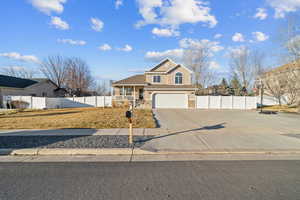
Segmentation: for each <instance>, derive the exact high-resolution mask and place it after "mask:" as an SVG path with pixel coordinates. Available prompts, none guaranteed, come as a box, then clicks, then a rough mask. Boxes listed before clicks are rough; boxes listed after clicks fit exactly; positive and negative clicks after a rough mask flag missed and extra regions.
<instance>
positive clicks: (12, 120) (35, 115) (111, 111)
mask: <svg viewBox="0 0 300 200" xmlns="http://www.w3.org/2000/svg"><path fill="white" fill-rule="evenodd" d="M125 111H126V109H123V108H70V109H51V110H25V111H5V112H2V113H0V129H62V128H94V129H103V128H127V127H128V120H127V119H126V118H125ZM133 127H135V128H155V127H156V125H155V121H154V119H153V115H152V111H151V110H142V109H138V110H135V111H134V115H133Z"/></svg>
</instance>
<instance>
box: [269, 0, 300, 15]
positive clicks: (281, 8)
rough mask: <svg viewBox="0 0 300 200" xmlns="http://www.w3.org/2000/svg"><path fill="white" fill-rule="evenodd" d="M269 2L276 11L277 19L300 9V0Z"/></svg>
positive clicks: (270, 0) (274, 0)
mask: <svg viewBox="0 0 300 200" xmlns="http://www.w3.org/2000/svg"><path fill="white" fill-rule="evenodd" d="M267 2H268V3H269V5H270V6H271V7H272V8H274V9H275V16H274V17H275V18H284V17H285V16H286V14H287V13H291V12H296V11H297V10H299V9H300V0H267Z"/></svg>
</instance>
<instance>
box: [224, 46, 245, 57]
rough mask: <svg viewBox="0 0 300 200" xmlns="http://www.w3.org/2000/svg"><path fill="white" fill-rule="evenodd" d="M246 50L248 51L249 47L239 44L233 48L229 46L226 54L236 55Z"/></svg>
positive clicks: (242, 53)
mask: <svg viewBox="0 0 300 200" xmlns="http://www.w3.org/2000/svg"><path fill="white" fill-rule="evenodd" d="M248 52H249V49H248V48H247V47H246V46H239V47H234V48H232V47H229V48H228V54H227V56H230V55H233V56H236V57H238V56H241V55H244V54H246V53H248Z"/></svg>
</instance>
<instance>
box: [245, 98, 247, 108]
mask: <svg viewBox="0 0 300 200" xmlns="http://www.w3.org/2000/svg"><path fill="white" fill-rule="evenodd" d="M245 110H247V96H245Z"/></svg>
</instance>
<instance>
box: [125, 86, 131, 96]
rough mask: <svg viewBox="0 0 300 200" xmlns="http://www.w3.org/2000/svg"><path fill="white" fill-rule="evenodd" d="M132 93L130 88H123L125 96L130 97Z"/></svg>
mask: <svg viewBox="0 0 300 200" xmlns="http://www.w3.org/2000/svg"><path fill="white" fill-rule="evenodd" d="M132 91H133V89H132V88H131V87H128V88H125V94H126V96H130V95H132Z"/></svg>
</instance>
